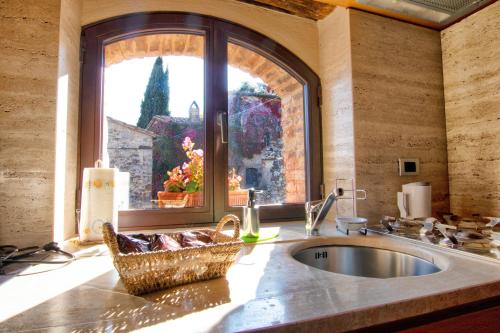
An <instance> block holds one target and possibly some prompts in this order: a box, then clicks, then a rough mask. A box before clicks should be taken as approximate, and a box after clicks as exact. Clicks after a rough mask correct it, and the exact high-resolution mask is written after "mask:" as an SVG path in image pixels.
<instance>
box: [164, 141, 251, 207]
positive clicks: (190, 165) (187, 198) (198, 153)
mask: <svg viewBox="0 0 500 333" xmlns="http://www.w3.org/2000/svg"><path fill="white" fill-rule="evenodd" d="M194 146H195V143H194V142H192V141H191V138H190V137H188V136H187V137H186V138H185V139H184V141H183V142H182V149H183V150H184V151H185V152H186V156H187V158H188V162H185V163H184V164H183V165H182V167H181V166H176V167H175V168H173V169H172V170H171V171H167V175H168V179H167V180H166V181H165V182H164V183H163V187H164V188H165V191H159V192H158V207H160V208H165V207H200V206H203V150H202V149H194ZM240 182H241V177H240V176H238V174H237V173H236V170H235V169H234V168H233V169H232V170H231V171H230V172H229V176H228V186H229V205H230V206H244V205H246V203H247V200H248V191H247V190H242V189H241V188H240Z"/></svg>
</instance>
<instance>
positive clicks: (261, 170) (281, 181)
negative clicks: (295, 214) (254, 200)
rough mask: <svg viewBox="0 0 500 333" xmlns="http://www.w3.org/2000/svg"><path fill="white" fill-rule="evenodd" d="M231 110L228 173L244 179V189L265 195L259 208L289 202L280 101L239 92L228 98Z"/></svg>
mask: <svg viewBox="0 0 500 333" xmlns="http://www.w3.org/2000/svg"><path fill="white" fill-rule="evenodd" d="M228 109H229V156H228V160H229V163H228V164H229V170H232V169H234V170H235V171H236V173H237V174H238V175H240V176H241V177H242V181H241V183H240V184H241V187H242V188H251V187H253V188H255V189H258V190H262V191H263V193H262V194H261V195H259V196H258V203H259V204H274V203H283V202H286V201H287V198H286V179H285V170H284V160H283V139H282V136H283V129H282V125H281V122H282V120H281V117H282V107H281V99H280V98H279V97H278V96H276V95H274V94H271V93H263V92H259V93H254V92H241V91H238V92H234V93H232V94H231V95H230V96H229V106H228Z"/></svg>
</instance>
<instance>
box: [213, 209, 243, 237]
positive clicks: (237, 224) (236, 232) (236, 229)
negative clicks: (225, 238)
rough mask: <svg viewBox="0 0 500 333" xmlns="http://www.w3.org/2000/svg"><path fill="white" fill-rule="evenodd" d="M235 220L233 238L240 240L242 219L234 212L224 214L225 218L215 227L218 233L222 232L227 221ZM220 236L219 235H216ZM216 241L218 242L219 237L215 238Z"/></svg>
mask: <svg viewBox="0 0 500 333" xmlns="http://www.w3.org/2000/svg"><path fill="white" fill-rule="evenodd" d="M229 221H233V224H234V225H233V240H235V241H239V240H240V219H239V218H238V216H236V215H233V214H228V215H226V216H224V217H223V218H221V219H220V221H219V223H217V227H215V231H216V232H217V233H221V232H222V228H224V226H225V225H226V223H227V222H229ZM216 238H218V237H216ZM215 241H216V242H218V240H217V239H215Z"/></svg>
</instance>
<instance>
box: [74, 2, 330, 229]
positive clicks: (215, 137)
mask: <svg viewBox="0 0 500 333" xmlns="http://www.w3.org/2000/svg"><path fill="white" fill-rule="evenodd" d="M162 32H169V33H175V32H177V33H194V34H202V35H204V37H205V53H204V60H205V73H204V74H205V110H206V111H205V112H206V117H204V118H205V126H206V127H205V138H206V139H205V151H206V154H205V164H206V166H205V173H206V175H207V176H206V177H205V187H204V195H205V200H204V205H205V206H204V207H196V208H184V209H182V210H181V209H177V210H176V209H151V210H130V211H120V212H119V223H120V229H139V228H140V229H145V228H159V227H165V226H174V225H193V224H201V223H203V224H205V223H213V222H214V221H217V220H219V219H220V218H221V217H222V216H223V215H224V214H227V213H235V214H238V215H240V212H241V208H237V207H229V205H228V202H227V200H226V198H227V192H226V191H227V186H226V185H227V184H226V182H227V171H228V166H227V144H222V143H221V138H220V131H219V128H218V125H217V122H216V121H215V118H216V112H217V111H218V110H227V103H228V92H227V42H231V43H235V44H239V45H241V46H244V47H246V48H248V49H250V50H252V51H254V52H256V53H258V54H260V55H262V56H265V57H266V58H268V59H270V60H272V61H273V62H275V63H276V64H277V65H279V66H280V67H282V68H283V69H285V70H286V71H287V72H288V73H289V74H290V75H292V76H293V77H294V78H295V79H296V80H297V81H299V82H300V83H301V84H302V85H303V87H304V149H305V155H306V156H305V174H306V179H305V190H306V193H305V198H306V200H316V199H320V198H321V196H322V193H321V190H320V188H321V184H322V183H323V173H322V148H321V113H320V106H319V104H320V102H319V101H320V99H319V91H320V81H319V78H318V76H317V75H316V74H315V73H314V72H313V71H312V70H311V69H310V68H309V67H308V66H307V65H306V64H305V63H304V62H303V61H302V60H300V59H299V58H298V57H297V56H295V55H294V54H292V53H291V52H290V51H288V50H287V49H286V48H285V47H283V46H281V45H280V44H278V43H276V42H274V41H272V40H271V39H270V38H268V37H266V36H264V35H262V34H260V33H257V32H255V31H253V30H250V29H249V28H246V27H243V26H240V25H238V24H235V23H232V22H228V21H225V20H222V19H218V18H214V17H210V16H205V15H199V14H191V13H177V12H155V13H136V14H129V15H124V16H120V17H116V18H111V19H108V20H104V21H101V22H97V23H94V24H91V25H87V26H84V27H83V29H82V36H81V45H82V56H81V61H82V72H81V73H82V75H81V91H80V153H79V163H78V168H79V172H78V189H79V190H78V196H77V197H80V193H81V179H82V174H83V169H84V168H85V167H91V166H93V164H94V161H96V160H97V159H100V158H101V147H102V142H101V140H102V128H103V114H102V112H103V108H102V95H103V82H102V78H103V73H104V46H105V45H106V44H109V43H112V42H116V41H119V40H123V39H127V38H132V37H136V36H140V35H144V34H151V33H162ZM214 156H224V158H222V159H216V158H214ZM222 179H223V180H224V181H222ZM78 201H79V200H78ZM78 204H79V202H78ZM303 218H304V206H303V204H286V205H283V206H263V207H261V219H262V220H263V221H264V222H266V221H278V220H300V219H303Z"/></svg>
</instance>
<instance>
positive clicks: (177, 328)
mask: <svg viewBox="0 0 500 333" xmlns="http://www.w3.org/2000/svg"><path fill="white" fill-rule="evenodd" d="M264 227H274V228H280V237H279V238H278V239H277V240H275V241H268V242H265V243H263V244H258V245H245V246H244V247H243V249H242V251H241V252H240V255H239V257H238V259H237V262H236V263H235V264H234V265H233V266H232V267H231V268H230V270H229V271H228V273H227V276H226V277H225V278H219V279H215V280H210V281H204V282H199V283H193V284H189V285H185V286H180V287H175V288H172V289H167V290H163V291H159V292H155V293H152V294H147V295H144V296H140V297H139V296H132V295H129V294H128V293H127V292H126V291H125V289H124V287H123V285H122V284H121V282H120V279H119V276H118V273H117V272H116V270H115V269H114V267H113V264H112V261H111V258H110V257H109V256H108V255H107V251H106V248H105V247H104V246H103V245H95V246H90V247H85V248H75V249H73V250H74V251H75V254H76V255H77V256H78V258H79V259H78V260H76V261H75V262H73V263H71V264H69V265H66V266H63V267H59V268H57V269H54V268H53V267H44V266H43V265H39V266H37V267H35V268H29V269H27V270H25V271H20V272H18V274H21V275H22V276H12V275H7V276H0V295H1V299H2V301H1V307H0V331H1V332H13V331H16V332H19V331H41V332H46V331H58V332H59V331H61V332H66V331H67V332H84V331H85V332H88V331H115V330H116V331H130V330H137V329H141V330H145V331H148V330H149V331H161V332H167V331H168V332H205V331H211V332H212V331H213V332H235V331H245V330H254V329H258V328H261V329H262V328H264V329H267V330H274V331H287V332H289V331H320V330H324V331H329V332H334V331H345V330H351V329H356V328H361V327H366V326H370V325H375V324H380V323H384V322H389V321H393V320H398V319H403V318H408V317H412V316H415V315H420V314H425V313H428V312H432V311H435V310H440V309H444V308H448V307H452V306H455V305H460V304H465V303H469V302H474V301H477V300H481V299H485V298H488V297H493V296H498V295H500V264H499V263H497V262H493V261H489V260H484V259H480V258H476V257H474V256H464V255H460V254H458V253H456V252H455V251H453V250H449V249H445V248H443V249H441V248H436V247H432V246H429V245H426V244H418V243H415V242H411V241H407V240H404V239H397V238H394V237H390V236H384V235H378V234H372V233H369V234H368V235H367V236H363V235H360V234H356V235H351V236H346V235H343V234H341V233H337V232H336V231H335V228H334V227H333V226H332V224H327V225H324V226H323V227H324V229H323V236H319V237H313V238H309V239H308V238H307V237H305V235H304V227H303V223H299V222H291V223H290V222H289V223H277V224H273V225H272V226H270V225H268V224H266V225H264ZM324 244H349V245H363V246H371V247H379V248H385V249H391V250H397V251H400V252H404V253H408V254H412V255H416V256H419V257H422V258H424V259H427V260H429V261H432V262H434V263H435V264H436V265H438V266H439V267H440V268H441V269H442V271H441V272H438V273H435V274H430V275H425V276H419V277H404V278H391V279H374V278H364V277H354V276H347V275H342V274H335V273H331V272H326V271H322V270H319V269H316V268H312V267H309V266H306V265H303V264H301V263H299V262H298V261H296V260H294V259H293V258H292V257H291V256H290V254H291V253H294V252H296V251H298V250H300V249H302V248H305V247H309V246H316V245H324ZM35 269H36V271H35ZM44 269H52V270H49V271H46V272H41V271H43V270H44Z"/></svg>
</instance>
